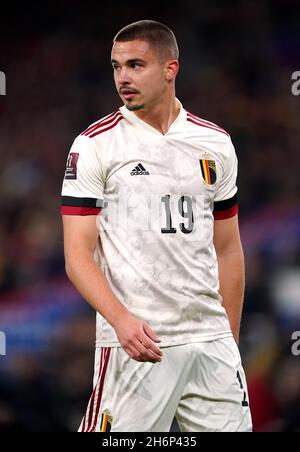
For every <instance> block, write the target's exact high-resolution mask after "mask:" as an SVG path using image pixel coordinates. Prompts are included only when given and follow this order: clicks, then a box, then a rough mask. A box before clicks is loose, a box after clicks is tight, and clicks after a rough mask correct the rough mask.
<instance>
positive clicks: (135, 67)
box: [130, 62, 142, 69]
mask: <svg viewBox="0 0 300 452" xmlns="http://www.w3.org/2000/svg"><path fill="white" fill-rule="evenodd" d="M141 66H142V65H141V63H135V62H133V63H130V67H131V68H132V69H137V68H138V67H141Z"/></svg>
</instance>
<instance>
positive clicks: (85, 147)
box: [61, 136, 105, 215]
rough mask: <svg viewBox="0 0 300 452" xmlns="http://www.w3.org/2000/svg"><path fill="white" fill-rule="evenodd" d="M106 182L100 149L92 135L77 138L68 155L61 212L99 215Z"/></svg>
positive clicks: (65, 213)
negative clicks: (91, 137)
mask: <svg viewBox="0 0 300 452" xmlns="http://www.w3.org/2000/svg"><path fill="white" fill-rule="evenodd" d="M104 181H105V174H104V167H103V164H102V161H101V157H100V152H99V150H97V148H96V147H95V145H94V143H93V142H92V140H91V139H90V138H89V137H85V136H79V137H77V138H76V139H75V141H74V143H73V145H72V147H71V150H70V152H69V155H68V158H67V164H66V172H65V176H64V181H63V186H62V193H61V195H62V199H61V213H62V214H63V215H97V214H98V213H99V212H100V210H101V208H102V206H103V196H104Z"/></svg>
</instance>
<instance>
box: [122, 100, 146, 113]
mask: <svg viewBox="0 0 300 452" xmlns="http://www.w3.org/2000/svg"><path fill="white" fill-rule="evenodd" d="M125 105H126V108H127V109H128V110H129V111H137V110H142V109H143V108H144V105H143V104H137V103H134V102H126V103H125Z"/></svg>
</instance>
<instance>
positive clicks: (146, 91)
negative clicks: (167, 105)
mask: <svg viewBox="0 0 300 452" xmlns="http://www.w3.org/2000/svg"><path fill="white" fill-rule="evenodd" d="M111 61H112V66H113V70H114V79H115V84H116V88H117V90H118V93H119V95H120V97H121V99H122V101H123V102H124V104H125V105H126V107H127V108H128V110H131V111H134V110H141V109H142V108H145V107H146V108H149V107H151V106H152V105H155V104H157V103H158V102H159V99H161V98H162V95H163V93H164V91H165V90H166V87H167V82H166V78H165V64H164V63H163V62H162V61H161V59H160V58H159V55H158V53H157V52H156V51H155V49H153V48H152V47H151V46H150V44H149V43H148V42H147V41H142V40H134V41H128V42H115V43H114V45H113V48H112V54H111Z"/></svg>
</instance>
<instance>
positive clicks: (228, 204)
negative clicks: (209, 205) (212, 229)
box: [214, 193, 238, 212]
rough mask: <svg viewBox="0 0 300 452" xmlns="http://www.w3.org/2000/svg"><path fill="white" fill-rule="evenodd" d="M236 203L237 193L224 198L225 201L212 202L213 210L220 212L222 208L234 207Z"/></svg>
mask: <svg viewBox="0 0 300 452" xmlns="http://www.w3.org/2000/svg"><path fill="white" fill-rule="evenodd" d="M237 203H238V196H237V193H236V194H235V195H234V196H233V197H232V198H230V199H225V201H216V202H214V212H221V211H222V210H228V209H231V208H232V207H234V206H235V205H236V204H237Z"/></svg>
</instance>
